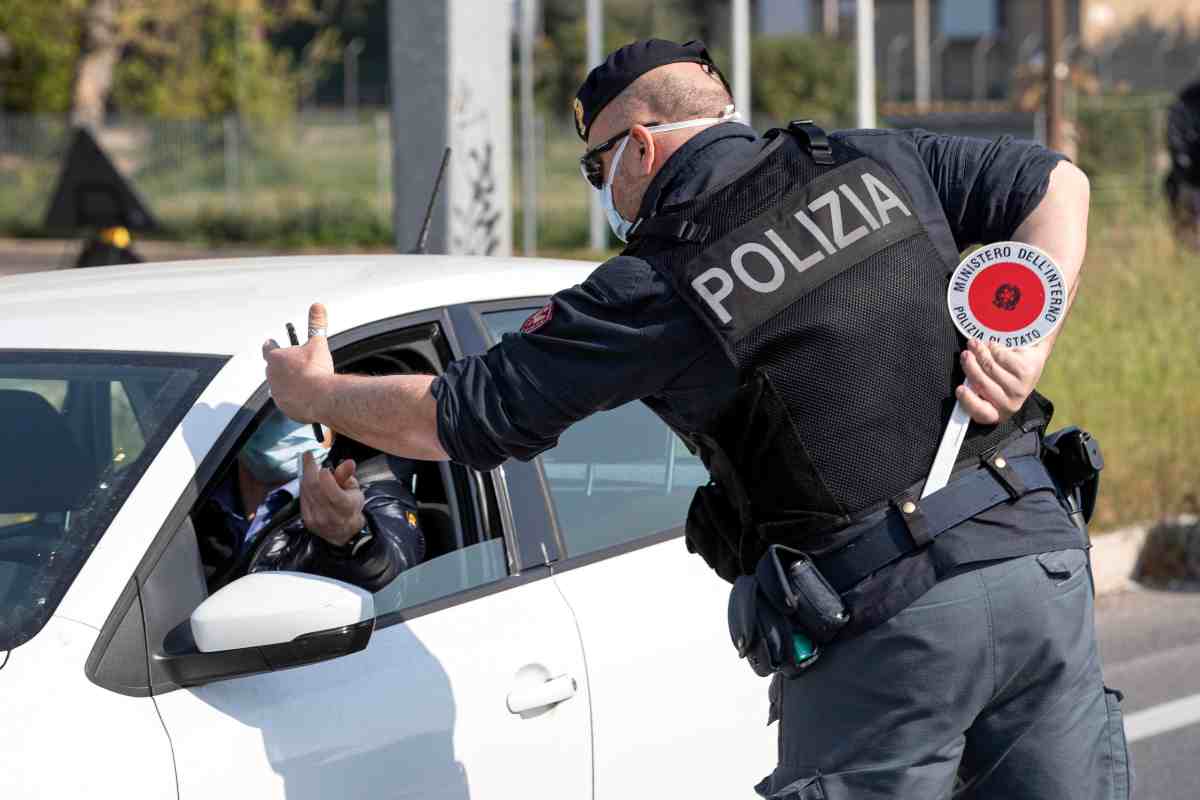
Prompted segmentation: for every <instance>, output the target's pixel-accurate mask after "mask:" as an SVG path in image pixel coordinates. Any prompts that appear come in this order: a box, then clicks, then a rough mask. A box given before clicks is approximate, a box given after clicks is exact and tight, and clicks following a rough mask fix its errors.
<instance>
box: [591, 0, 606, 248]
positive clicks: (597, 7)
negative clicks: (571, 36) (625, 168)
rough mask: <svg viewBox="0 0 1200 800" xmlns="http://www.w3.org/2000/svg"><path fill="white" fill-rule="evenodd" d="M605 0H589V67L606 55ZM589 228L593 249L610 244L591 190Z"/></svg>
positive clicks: (594, 65) (597, 201)
mask: <svg viewBox="0 0 1200 800" xmlns="http://www.w3.org/2000/svg"><path fill="white" fill-rule="evenodd" d="M603 49H604V0H587V60H588V63H587V68H588V69H592V68H594V67H596V66H599V64H600V60H601V59H602V58H603V57H604V54H603V53H602V52H601V51H602V50H603ZM588 194H589V195H590V198H589V200H590V205H589V207H588V230H589V231H590V236H589V239H590V242H591V247H592V249H593V250H603V249H604V248H605V247H606V246H607V245H608V234H607V232H606V229H605V226H606V222H605V220H604V209H603V208H601V207H600V193H599V192H594V191H591V190H589V191H588Z"/></svg>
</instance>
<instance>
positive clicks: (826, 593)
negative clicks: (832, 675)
mask: <svg viewBox="0 0 1200 800" xmlns="http://www.w3.org/2000/svg"><path fill="white" fill-rule="evenodd" d="M755 578H756V579H757V580H758V585H759V587H760V588H761V589H762V591H763V592H764V593H765V594H766V595H767V597H768V599H769V600H770V601H771V603H772V604H773V605H774V606H775V607H776V608H778V609H779V610H780V611H782V612H783V613H784V614H785V615H786V616H787V617H788V618H789V619H790V620H792V621H793V622H794V623H795V624H796V626H797V627H798V628H800V629H801V630H802V631H803V632H804V633H805V634H807V635H808V637H809V638H811V639H812V640H813V641H815V642H818V643H821V644H824V643H826V642H828V641H829V640H831V639H832V638H833V637H834V636H836V635H837V633H838V631H840V630H841V629H842V628H843V627H844V626H845V625H846V623H847V622H849V621H850V615H849V614H848V613H847V611H846V606H845V605H844V604H843V603H842V598H841V597H840V596H839V595H838V593H837V592H836V591H834V589H833V587H832V586H830V585H829V582H828V581H826V580H825V577H824V576H823V575H821V573H820V572H819V571H818V570H817V567H816V565H815V564H813V562H812V559H810V558H809V557H808V556H807V555H806V554H804V553H802V552H800V551H799V550H793V549H791V548H790V547H784V546H783V545H772V546H771V547H770V548H768V550H767V553H766V555H764V556H763V557H762V558H761V559H760V560H759V562H758V567H757V568H756V570H755Z"/></svg>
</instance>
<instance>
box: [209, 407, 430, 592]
mask: <svg viewBox="0 0 1200 800" xmlns="http://www.w3.org/2000/svg"><path fill="white" fill-rule="evenodd" d="M332 437H333V433H332V432H330V433H329V434H328V436H327V438H326V442H320V441H317V438H316V436H315V434H314V433H313V430H312V426H311V425H304V424H301V423H298V422H294V421H293V420H291V419H288V418H287V417H286V416H284V415H283V414H282V413H281V412H280V411H278V410H275V411H273V412H271V415H270V416H268V417H267V419H266V420H265V421H264V422H263V424H262V425H261V426H260V427H259V428H258V430H257V431H255V432H254V434H253V435H252V436H251V437H250V439H249V441H247V442H246V444H245V446H244V447H243V448H242V451H241V452H240V453H239V454H238V457H237V461H236V464H235V465H234V467H233V469H231V470H230V471H229V474H228V475H227V476H226V477H225V478H224V479H223V480H222V481H221V483H220V484H218V486H217V488H216V490H215V491H214V492H213V493H212V494H211V496H210V497H209V498H208V500H207V501H206V502H204V504H203V505H201V507H200V508H199V510H198V511H197V512H196V515H195V518H194V522H195V527H196V532H197V539H198V542H199V545H200V552H201V557H202V560H203V562H204V570H205V578H206V579H207V581H208V586H209V590H210V591H215V590H216V589H219V588H220V587H221V586H224V585H225V584H227V583H229V582H230V581H233V580H235V579H236V578H239V577H241V576H242V575H245V574H246V573H248V572H261V571H265V570H291V571H296V572H308V573H312V574H316V575H323V576H325V577H329V578H336V579H337V580H341V581H345V582H347V583H352V584H354V585H356V586H360V587H362V588H363V589H366V590H367V591H370V592H376V591H379V590H380V589H381V588H383V587H384V586H386V585H387V584H388V583H390V582H391V581H392V580H393V579H394V578H395V577H396V576H397V575H399V574H400V573H401V572H402V571H404V570H405V569H408V568H409V567H411V566H413V565H415V564H417V563H419V562H420V561H421V559H422V558H424V555H425V537H424V535H423V534H422V533H421V529H420V526H419V524H418V521H417V501H416V499H415V498H414V496H413V493H412V491H411V489H410V488H409V487H410V486H411V485H412V476H413V472H414V470H415V465H414V464H413V462H411V461H408V460H405V459H399V458H394V457H391V456H383V455H379V456H376V457H374V458H371V459H369V460H368V461H367V462H365V464H364V467H368V469H366V470H364V472H365V474H366V475H367V477H363V478H362V483H361V484H360V474H359V473H360V471H359V468H358V465H357V464H356V463H355V462H354V460H353V459H345V460H342V461H341V462H340V463H339V464H337V465H336V467H335V468H329V467H325V466H318V465H319V464H321V463H323V462H325V460H326V458H327V456H328V455H329V447H328V446H327V444H328V443H329V442H330V441H331V440H332ZM297 497H299V499H300V504H299V505H300V514H299V515H298V516H296V517H294V518H291V519H285V516H290V515H283V516H280V515H281V512H284V510H285V509H287V508H289V507H290V506H292V507H293V508H294V506H293V500H294V499H295V498H297Z"/></svg>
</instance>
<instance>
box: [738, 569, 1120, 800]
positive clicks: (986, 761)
mask: <svg viewBox="0 0 1200 800" xmlns="http://www.w3.org/2000/svg"><path fill="white" fill-rule="evenodd" d="M1090 580H1091V579H1090V575H1089V572H1088V570H1087V555H1086V553H1085V552H1084V551H1083V550H1066V551H1063V552H1059V553H1045V554H1042V555H1037V556H1025V557H1023V558H1015V559H1011V560H1008V561H1001V562H993V563H989V564H986V565H971V566H968V567H964V568H963V569H962V570H960V571H959V572H958V573H957V574H955V575H953V576H951V577H949V578H947V579H945V580H943V581H941V582H940V583H938V584H937V585H936V586H934V587H933V588H932V589H930V590H929V591H928V592H927V593H926V594H925V595H924V596H922V597H921V598H920V599H919V600H917V601H916V602H915V603H913V605H911V606H909V607H908V608H907V609H905V610H904V611H903V612H901V613H900V614H898V615H897V616H895V617H894V618H892V619H891V620H889V621H888V622H886V623H884V624H883V625H881V626H879V627H878V628H875V629H873V630H870V631H868V632H867V633H865V634H863V635H861V636H859V637H857V638H854V639H851V640H849V641H846V642H841V643H837V644H835V645H833V646H831V647H829V648H828V649H827V650H826V651H825V652H823V653H822V655H821V658H820V660H819V661H818V662H817V663H816V664H814V665H813V666H812V667H811V668H810V669H809V670H807V671H806V672H805V673H804V674H803V675H801V676H800V677H799V678H796V679H794V680H782V679H780V678H779V677H778V676H776V678H775V679H774V680H773V681H772V685H771V688H772V692H771V695H772V697H771V700H772V702H771V706H772V716H773V717H774V716H778V718H779V721H780V724H779V766H778V767H776V769H775V772H774V773H773V774H772V775H770V776H769V777H768V778H766V779H764V780H763V782H762V783H760V784H759V785H758V787H756V788H757V789H758V792H759V794H761V795H762V796H763V797H766V798H771V799H772V800H850V799H851V798H853V800H876V799H878V800H883V798H888V799H889V800H893V799H894V800H940V799H941V798H950V797H954V798H964V799H965V798H973V799H978V800H985V799H986V800H993V799H995V800H999V799H1000V798H1004V799H1005V800H1126V798H1128V797H1130V767H1129V753H1128V749H1127V748H1126V744H1125V733H1124V728H1123V724H1122V720H1121V712H1120V708H1119V706H1118V701H1119V699H1120V695H1119V694H1117V693H1116V692H1113V691H1111V690H1109V689H1106V688H1105V687H1104V683H1103V679H1102V676H1101V672H1100V660H1099V657H1098V655H1097V652H1096V638H1095V624H1094V621H1093V614H1092V589H1091V586H1090ZM956 776H958V778H959V786H958V788H957V789H956V788H955V784H956Z"/></svg>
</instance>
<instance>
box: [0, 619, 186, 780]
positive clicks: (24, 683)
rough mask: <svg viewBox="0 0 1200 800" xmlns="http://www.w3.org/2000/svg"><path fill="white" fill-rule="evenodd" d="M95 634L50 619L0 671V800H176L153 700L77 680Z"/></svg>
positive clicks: (69, 622)
mask: <svg viewBox="0 0 1200 800" xmlns="http://www.w3.org/2000/svg"><path fill="white" fill-rule="evenodd" d="M97 633H98V632H97V630H96V629H95V628H93V627H91V626H88V625H84V624H82V623H80V622H76V621H74V620H69V619H66V618H64V617H63V616H62V615H61V614H56V615H55V616H53V617H51V618H50V621H49V622H47V623H46V625H45V627H43V628H42V630H41V631H40V632H39V633H38V635H37V636H35V637H33V638H32V639H30V640H29V641H28V642H26V643H25V644H23V645H21V646H20V647H18V648H15V649H14V650H13V651H12V652H11V653H10V654H9V658H8V663H7V664H6V665H5V667H4V670H3V673H2V674H0V709H3V714H4V718H5V723H4V724H3V725H0V754H2V755H0V761H2V762H3V764H4V768H3V769H0V797H12V798H21V800H41V799H42V798H44V799H45V800H62V798H64V797H118V796H119V797H121V798H138V800H142V798H146V799H147V800H150V799H152V798H153V799H155V800H157V799H158V798H162V800H167V798H174V797H175V796H176V791H175V769H174V763H173V760H172V757H171V743H170V740H169V739H168V738H167V734H166V731H165V730H164V729H163V725H162V722H161V720H160V719H159V717H158V713H157V711H156V709H155V707H154V701H153V700H152V699H151V698H149V697H127V696H125V695H120V694H117V693H115V692H107V691H104V690H102V689H100V688H99V687H97V686H96V685H95V684H94V683H92V682H91V681H89V680H88V679H87V677H86V676H85V675H84V674H83V663H84V661H85V660H86V659H87V656H88V652H89V651H90V650H91V648H92V645H93V644H94V643H95V641H96V636H97Z"/></svg>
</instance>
